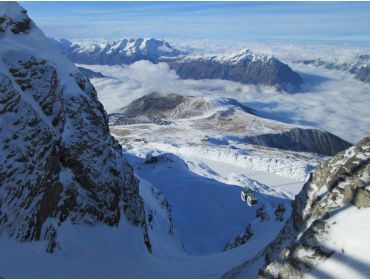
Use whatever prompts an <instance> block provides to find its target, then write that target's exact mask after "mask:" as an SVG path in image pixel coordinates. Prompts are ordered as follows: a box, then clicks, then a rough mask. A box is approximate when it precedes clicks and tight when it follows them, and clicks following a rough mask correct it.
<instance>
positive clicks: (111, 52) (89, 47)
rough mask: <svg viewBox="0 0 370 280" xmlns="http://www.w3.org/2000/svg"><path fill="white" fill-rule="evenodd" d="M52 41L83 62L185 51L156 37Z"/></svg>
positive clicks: (129, 59)
mask: <svg viewBox="0 0 370 280" xmlns="http://www.w3.org/2000/svg"><path fill="white" fill-rule="evenodd" d="M51 41H52V42H53V43H54V44H55V45H56V46H57V47H59V48H60V49H61V51H62V52H63V53H64V54H65V55H66V56H67V57H68V58H69V59H70V60H71V61H73V62H75V63H81V64H101V65H120V64H131V63H133V62H135V61H138V60H150V61H153V62H155V61H158V60H159V59H160V58H161V57H176V56H179V55H181V54H183V52H181V51H179V50H177V49H175V48H174V47H172V46H171V45H170V44H169V43H168V42H166V41H164V40H161V39H155V38H137V39H121V40H117V41H107V42H105V41H104V42H100V43H94V42H84V43H72V42H70V41H68V40H66V39H60V40H54V39H51Z"/></svg>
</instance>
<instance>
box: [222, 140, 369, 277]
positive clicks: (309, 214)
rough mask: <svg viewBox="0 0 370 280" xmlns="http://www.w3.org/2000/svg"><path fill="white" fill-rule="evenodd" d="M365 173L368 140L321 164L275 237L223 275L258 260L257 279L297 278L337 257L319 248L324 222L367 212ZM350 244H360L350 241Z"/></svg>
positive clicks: (323, 237)
mask: <svg viewBox="0 0 370 280" xmlns="http://www.w3.org/2000/svg"><path fill="white" fill-rule="evenodd" d="M369 174H370V138H365V139H363V140H362V141H360V142H359V143H358V144H357V145H356V146H354V147H351V148H349V149H347V150H346V151H344V152H341V153H339V154H337V155H336V156H335V157H333V158H331V159H329V160H327V161H325V162H323V163H321V164H320V166H319V167H318V168H316V170H315V171H314V172H313V174H311V177H310V179H309V180H308V181H307V183H305V185H304V187H303V189H302V191H301V192H300V193H299V194H298V195H297V196H296V198H295V200H294V201H293V209H292V214H291V216H290V218H289V220H288V221H287V223H286V225H285V226H284V227H283V229H282V230H281V232H280V233H279V235H278V237H277V238H276V239H275V240H274V241H273V242H272V243H271V244H270V245H269V246H268V247H267V248H266V249H265V250H264V251H263V252H262V253H261V254H260V255H259V256H257V258H256V259H253V260H251V261H249V262H247V263H245V264H243V265H241V266H240V267H237V268H235V269H234V270H233V271H231V272H229V273H227V274H225V275H224V276H225V277H231V278H233V277H239V276H240V277H246V275H247V274H248V273H247V271H248V268H249V267H251V266H252V265H255V264H258V263H261V261H262V262H263V266H262V268H261V269H260V271H259V276H260V277H267V278H301V277H303V276H304V274H305V273H309V272H310V271H311V270H312V269H314V268H315V266H316V265H318V264H320V263H322V262H323V261H324V260H326V259H328V258H330V257H331V256H332V255H334V254H337V252H336V251H335V250H333V249H331V248H328V247H327V246H325V242H326V240H328V234H329V232H330V231H331V228H332V227H333V223H332V222H330V219H331V218H332V217H335V215H337V214H338V213H340V212H341V211H348V209H350V208H353V207H357V208H359V209H362V208H364V207H370V191H369V186H370V176H369ZM364 222H366V221H364ZM351 240H352V241H353V242H362V240H359V239H358V238H356V236H351ZM336 241H337V242H340V241H341V240H336ZM333 242H335V240H334V241H333ZM343 252H344V251H343ZM343 252H342V253H343ZM259 260H260V261H259ZM369 271H370V270H368V272H369ZM364 273H366V272H365V271H364ZM250 276H251V275H250ZM368 276H369V275H368Z"/></svg>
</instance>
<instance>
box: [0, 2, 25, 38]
mask: <svg viewBox="0 0 370 280" xmlns="http://www.w3.org/2000/svg"><path fill="white" fill-rule="evenodd" d="M30 27H31V20H30V18H29V17H28V15H27V11H26V10H25V9H23V8H22V7H21V6H20V5H19V4H18V3H17V2H9V3H8V2H1V3H0V34H1V33H2V32H5V31H6V30H8V29H9V30H10V31H11V32H12V33H14V34H18V33H20V32H27V31H28V30H29V28H30Z"/></svg>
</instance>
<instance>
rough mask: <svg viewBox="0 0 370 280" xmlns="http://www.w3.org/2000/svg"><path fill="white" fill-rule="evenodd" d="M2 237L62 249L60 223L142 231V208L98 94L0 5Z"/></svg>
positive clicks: (17, 12) (14, 7)
mask: <svg viewBox="0 0 370 280" xmlns="http://www.w3.org/2000/svg"><path fill="white" fill-rule="evenodd" d="M0 17H1V28H2V29H1V30H2V31H1V33H0V42H1V43H0V57H1V62H0V234H1V235H5V236H8V237H11V238H13V239H15V240H17V241H21V242H29V241H36V240H45V241H47V247H46V250H47V251H48V252H53V251H54V250H56V249H57V248H58V240H59V232H58V228H59V227H60V226H62V225H63V224H64V223H67V224H85V225H89V226H94V225H97V224H104V225H107V226H111V227H113V226H118V224H119V223H125V222H126V221H128V222H129V223H131V224H133V225H135V226H138V227H139V228H141V229H142V240H143V243H145V245H146V247H147V250H148V251H151V244H150V241H149V236H148V230H147V224H146V221H145V210H144V205H143V200H142V198H141V197H140V195H139V189H138V181H137V180H136V179H135V177H134V175H133V172H132V168H131V167H130V166H129V165H128V163H127V162H126V161H125V160H124V159H123V158H122V155H121V146H120V145H119V144H118V143H117V141H116V140H115V139H114V138H113V137H112V136H111V135H110V132H109V127H108V118H107V115H106V113H105V111H104V109H103V106H102V104H101V103H100V102H99V101H98V99H97V95H96V92H95V89H94V87H93V86H92V85H91V84H90V82H89V80H88V79H86V78H85V77H84V76H82V75H81V73H80V72H79V71H78V70H77V68H76V67H75V66H74V65H72V64H71V63H70V62H69V61H67V59H66V58H64V56H62V55H61V54H60V52H59V51H58V50H57V49H55V48H54V47H53V46H52V45H51V44H50V42H49V41H48V39H47V38H46V37H45V36H44V35H43V34H42V32H41V31H40V30H39V29H38V28H37V27H36V25H35V23H34V22H33V21H32V20H30V19H29V17H28V16H27V12H26V11H25V10H24V9H22V8H21V7H20V6H19V5H18V4H17V3H15V2H4V3H0Z"/></svg>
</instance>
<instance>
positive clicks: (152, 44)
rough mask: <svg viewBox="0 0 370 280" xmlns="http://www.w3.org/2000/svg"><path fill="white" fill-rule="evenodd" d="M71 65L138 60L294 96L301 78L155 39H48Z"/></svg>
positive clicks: (277, 64)
mask: <svg viewBox="0 0 370 280" xmlns="http://www.w3.org/2000/svg"><path fill="white" fill-rule="evenodd" d="M51 41H52V42H53V43H54V44H56V45H57V46H58V47H59V48H60V50H61V51H62V52H63V53H64V54H65V55H66V56H67V57H68V58H69V59H70V60H71V61H72V62H74V63H80V64H90V65H93V64H100V65H121V64H131V63H134V62H136V61H139V60H149V61H151V62H153V63H158V62H165V63H168V64H169V65H170V67H171V68H172V69H174V70H175V71H176V73H177V74H178V75H179V76H180V77H181V78H183V79H196V80H199V79H223V80H230V81H235V82H240V83H244V84H254V85H267V86H274V87H276V88H277V89H278V90H285V91H287V92H296V91H298V90H299V89H300V86H301V85H302V84H303V80H302V78H301V77H300V76H299V74H298V73H296V72H294V71H293V70H292V69H291V68H290V67H289V66H288V65H287V64H285V63H283V62H281V61H280V60H278V59H277V58H275V57H272V56H267V55H256V54H254V53H252V52H251V51H250V50H242V51H239V52H237V53H231V54H229V55H223V56H217V57H216V56H206V55H189V54H187V53H186V52H183V51H180V50H177V49H176V48H174V47H173V46H171V45H170V44H169V43H168V42H166V41H163V40H158V39H154V38H146V39H142V38H139V39H130V40H127V39H123V40H118V41H112V42H101V43H86V42H85V43H84V44H83V45H82V44H81V43H79V44H77V43H72V42H70V41H68V40H65V39H61V40H59V41H57V40H54V39H51Z"/></svg>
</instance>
